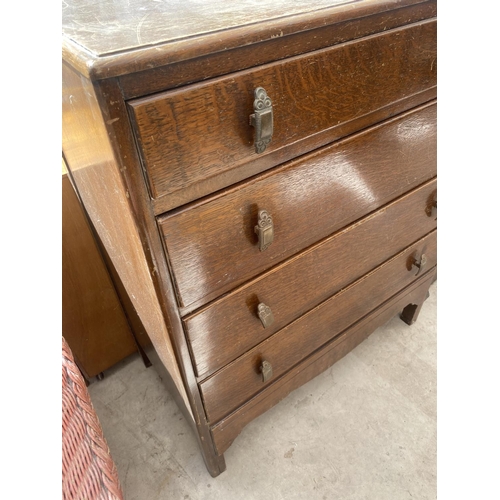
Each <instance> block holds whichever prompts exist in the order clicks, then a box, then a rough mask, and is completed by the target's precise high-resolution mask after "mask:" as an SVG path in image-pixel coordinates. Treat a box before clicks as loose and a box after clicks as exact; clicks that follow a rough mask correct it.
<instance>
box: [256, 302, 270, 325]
mask: <svg viewBox="0 0 500 500" xmlns="http://www.w3.org/2000/svg"><path fill="white" fill-rule="evenodd" d="M257 311H258V313H257V314H258V316H259V319H260V321H261V322H262V326H263V327H264V328H268V327H269V326H271V325H272V324H273V322H274V315H273V312H272V311H271V308H270V307H269V306H266V304H264V303H263V302H261V303H260V304H259V305H258V306H257Z"/></svg>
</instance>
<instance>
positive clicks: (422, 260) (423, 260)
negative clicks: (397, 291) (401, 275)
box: [411, 253, 427, 276]
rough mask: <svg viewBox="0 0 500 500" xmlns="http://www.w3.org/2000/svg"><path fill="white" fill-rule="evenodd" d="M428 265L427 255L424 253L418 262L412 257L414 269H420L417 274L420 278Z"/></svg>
mask: <svg viewBox="0 0 500 500" xmlns="http://www.w3.org/2000/svg"><path fill="white" fill-rule="evenodd" d="M426 265H427V256H426V255H425V253H423V254H422V255H421V256H420V260H417V258H416V257H412V264H411V267H412V269H413V268H414V267H416V268H418V271H417V273H416V274H415V276H418V275H419V274H420V273H423V272H424V269H425V267H426Z"/></svg>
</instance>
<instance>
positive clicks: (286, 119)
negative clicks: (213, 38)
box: [130, 21, 436, 198]
mask: <svg viewBox="0 0 500 500" xmlns="http://www.w3.org/2000/svg"><path fill="white" fill-rule="evenodd" d="M435 29H436V26H435V22H434V21H422V22H420V23H417V24H415V25H411V26H407V27H404V28H397V29H395V30H392V31H389V32H386V33H383V34H377V35H372V36H370V37H366V38H364V39H361V40H355V41H352V42H347V43H345V44H341V45H337V46H335V47H333V48H328V49H323V50H320V51H317V52H314V53H313V54H308V55H305V56H297V57H292V58H288V59H286V60H285V61H282V62H278V63H274V64H270V65H265V66H262V67H259V68H257V69H251V70H247V71H243V72H241V73H236V74H233V75H230V76H227V77H223V78H220V79H217V80H215V81H209V82H207V83H202V84H194V85H192V86H191V87H188V88H183V89H180V90H173V91H170V92H167V93H165V94H159V95H157V96H154V97H146V98H143V99H138V100H135V101H131V102H130V106H131V110H132V117H133V120H134V123H135V129H136V133H137V139H138V143H139V146H140V149H141V152H142V156H143V162H144V165H145V171H146V174H147V176H148V179H149V186H150V189H151V193H152V197H153V198H158V197H161V196H164V195H167V194H170V193H174V192H175V191H178V190H180V189H185V188H186V187H188V186H190V185H192V184H196V183H198V182H199V181H201V180H204V179H207V178H210V177H213V176H215V175H217V174H220V173H223V172H224V171H226V170H230V169H233V168H235V167H237V166H240V165H242V164H246V163H249V162H259V161H260V160H261V158H262V157H265V156H266V155H267V154H268V153H269V152H272V151H276V150H279V149H281V148H286V147H287V146H288V145H290V144H293V143H297V142H299V141H301V140H304V139H306V138H307V137H308V136H311V135H315V134H318V133H321V132H323V131H326V130H329V129H333V128H335V127H338V126H340V125H341V124H342V123H344V122H347V121H350V120H353V119H355V118H359V117H361V116H364V115H367V114H369V113H371V112H373V111H375V110H378V109H380V108H384V107H385V106H387V105H388V104H390V103H392V102H395V101H400V100H402V99H404V98H406V97H408V96H412V95H414V94H418V93H420V92H422V91H424V90H427V89H429V88H431V87H433V86H435V85H436V64H435V60H436V45H435V38H434V37H432V36H430V34H431V33H433V32H434V31H435ZM403 53H404V57H402V54H403ZM346 65H349V67H350V68H351V70H350V71H348V72H347V71H341V68H343V67H345V66H346ZM257 87H263V88H264V89H265V90H266V92H267V94H268V95H269V97H270V98H271V99H272V101H273V114H274V123H275V126H274V134H273V138H272V141H271V144H270V145H269V146H268V147H267V149H266V152H265V153H263V154H260V155H258V154H256V153H255V151H254V148H253V141H254V137H253V135H254V132H253V127H250V126H249V116H250V115H251V114H252V113H253V101H254V89H255V88H257ZM213 188H217V185H215V186H213Z"/></svg>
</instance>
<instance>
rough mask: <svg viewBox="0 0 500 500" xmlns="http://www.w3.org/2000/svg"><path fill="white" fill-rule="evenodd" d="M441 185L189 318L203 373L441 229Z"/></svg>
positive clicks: (374, 216)
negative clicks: (436, 212)
mask: <svg viewBox="0 0 500 500" xmlns="http://www.w3.org/2000/svg"><path fill="white" fill-rule="evenodd" d="M435 187H436V181H430V182H427V183H426V184H424V185H423V186H421V187H419V188H417V189H416V190H415V191H412V192H410V193H409V194H406V195H404V196H403V197H402V198H400V199H398V200H397V201H395V202H392V203H390V204H389V205H386V206H385V207H383V208H382V209H380V210H378V211H376V212H375V213H373V214H371V215H369V216H367V217H365V218H363V219H361V220H360V221H357V222H356V223H355V224H353V225H351V226H348V227H347V228H345V229H343V230H341V231H339V232H337V233H336V234H334V235H333V236H331V237H329V238H327V239H326V240H323V241H322V242H320V243H318V244H316V245H314V246H312V247H310V248H309V249H307V250H306V251H304V252H302V253H300V254H299V255H297V256H294V257H293V258H292V259H290V260H288V261H286V262H285V263H283V264H282V265H280V266H277V267H275V268H273V269H272V270H271V271H269V272H267V273H265V274H263V275H261V276H259V277H258V278H256V279H254V280H252V281H250V282H249V283H245V284H244V285H243V286H242V287H241V288H239V289H237V290H235V291H234V292H232V293H230V294H228V295H225V296H223V297H221V298H220V299H218V300H217V301H215V302H214V303H212V304H210V305H209V306H207V307H206V308H203V309H202V310H201V311H197V312H196V313H194V314H193V315H190V316H189V317H187V318H185V319H184V323H185V326H186V334H187V336H188V339H189V342H190V346H191V352H192V353H193V363H194V365H195V368H196V372H197V375H198V376H199V377H201V378H204V377H206V376H207V375H209V374H210V373H212V372H213V371H215V370H217V369H218V368H221V367H222V366H223V365H225V364H227V363H228V362H230V361H232V360H233V359H234V358H236V357H237V356H238V355H240V354H241V353H242V352H246V351H247V350H248V349H250V348H252V347H254V346H255V345H257V344H258V343H259V342H261V341H263V340H265V339H266V338H267V337H269V336H271V335H272V334H274V333H275V332H277V331H278V330H280V329H281V328H282V327H283V326H285V325H287V324H288V323H290V322H291V321H292V320H294V319H296V318H298V317H299V316H300V315H302V314H303V313H305V312H306V311H308V310H309V309H311V308H312V307H314V306H316V305H317V304H319V303H320V302H321V301H323V300H324V299H326V298H327V297H329V296H330V295H332V294H333V293H334V292H336V291H338V290H340V289H341V288H343V287H345V286H347V285H348V284H349V283H352V282H353V281H354V280H355V279H357V278H359V277H361V276H362V275H364V274H365V273H367V272H369V271H370V270H371V269H373V268H374V267H376V266H378V265H380V264H381V263H382V262H384V261H385V260H386V259H388V258H389V257H390V256H392V255H394V254H396V253H397V252H399V251H401V250H402V249H403V248H405V247H407V246H408V245H410V244H411V243H413V242H414V241H415V240H417V239H418V238H420V237H421V236H422V235H424V234H426V233H428V232H430V231H432V230H433V229H435V227H436V220H435V219H434V218H431V217H428V216H427V214H426V213H425V206H426V201H427V199H428V197H429V195H430V194H431V193H432V192H433V191H434V190H435ZM261 302H262V303H264V304H266V305H267V306H269V307H270V308H271V310H272V312H273V315H274V322H273V324H272V325H271V326H270V327H268V328H264V327H263V326H262V323H261V322H260V320H259V317H258V315H257V305H258V304H259V303H261Z"/></svg>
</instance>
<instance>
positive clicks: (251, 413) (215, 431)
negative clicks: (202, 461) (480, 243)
mask: <svg viewBox="0 0 500 500" xmlns="http://www.w3.org/2000/svg"><path fill="white" fill-rule="evenodd" d="M435 270H436V268H434V271H431V272H429V273H426V274H424V275H423V276H422V278H419V279H417V280H416V281H414V282H413V283H411V284H410V285H408V286H407V287H405V288H404V289H403V290H401V292H399V293H398V294H396V295H394V296H393V297H391V298H390V299H389V300H388V301H386V302H384V303H383V304H381V305H380V306H379V307H377V308H376V309H374V310H373V311H371V312H370V314H368V315H366V316H364V317H363V318H362V319H361V320H360V321H357V322H356V323H354V324H353V325H352V326H350V327H349V328H348V329H347V330H344V331H343V332H342V333H341V334H340V335H337V336H336V337H335V338H334V339H332V340H331V341H330V342H327V343H326V344H325V345H324V346H323V347H321V348H320V349H318V350H316V351H315V352H314V353H312V354H311V355H310V356H308V357H307V358H306V359H304V360H303V361H301V362H300V363H299V364H298V365H296V366H294V367H293V369H291V370H289V371H288V372H287V373H286V374H285V375H283V376H282V377H280V378H279V379H278V380H276V381H275V382H274V383H272V384H271V385H269V386H267V387H266V388H265V389H264V390H263V391H260V392H259V393H257V394H256V395H255V396H254V397H253V398H251V399H250V400H249V401H247V402H246V403H245V404H243V405H242V406H240V407H238V409H237V410H236V411H234V412H233V413H231V414H230V415H228V416H227V417H225V418H223V419H222V420H221V421H219V422H218V423H217V424H215V425H214V426H212V428H211V431H212V436H213V438H214V443H215V447H216V450H217V453H218V454H219V455H222V454H223V453H224V452H225V451H226V450H227V449H228V448H229V446H230V445H231V443H232V442H233V441H234V439H235V438H236V437H237V436H238V434H239V433H240V432H241V430H242V429H243V427H244V426H245V425H247V424H248V423H249V422H251V421H252V420H253V419H254V418H256V417H258V416H259V415H262V414H263V413H264V412H266V411H267V410H269V409H270V408H272V407H273V406H274V405H275V404H277V403H279V402H280V401H282V400H283V399H284V398H285V397H286V396H288V394H290V393H291V392H292V391H293V390H295V389H297V388H298V387H300V386H302V385H304V384H305V383H307V382H309V380H312V379H313V378H314V377H316V376H317V375H319V374H320V373H322V372H323V371H325V370H326V369H327V368H329V367H330V366H332V365H333V364H334V363H335V362H337V361H338V360H339V359H341V358H343V357H344V356H345V355H346V354H348V353H349V352H350V351H352V350H353V349H354V348H355V347H356V346H358V345H359V344H360V343H361V342H363V340H365V339H366V338H367V337H368V336H370V335H371V334H372V333H373V332H374V331H375V329H376V328H378V327H380V326H382V325H384V324H385V323H386V322H387V321H389V320H390V319H391V318H392V317H394V316H395V315H396V314H398V313H400V312H401V311H402V310H403V308H404V307H406V306H407V305H408V304H421V303H422V302H423V301H424V300H425V296H426V294H427V293H428V290H429V286H430V285H431V283H432V281H433V279H434V277H435V276H436V275H435Z"/></svg>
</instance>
